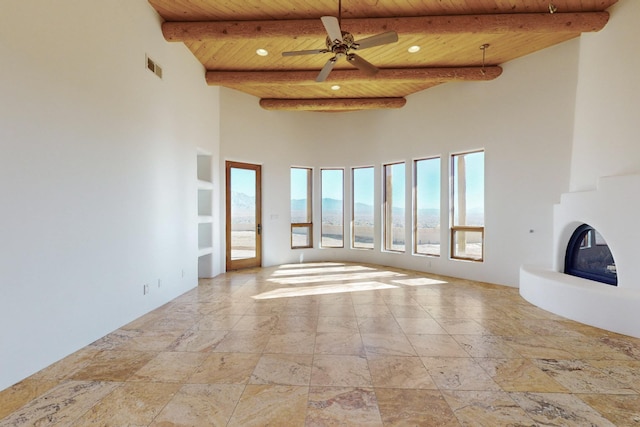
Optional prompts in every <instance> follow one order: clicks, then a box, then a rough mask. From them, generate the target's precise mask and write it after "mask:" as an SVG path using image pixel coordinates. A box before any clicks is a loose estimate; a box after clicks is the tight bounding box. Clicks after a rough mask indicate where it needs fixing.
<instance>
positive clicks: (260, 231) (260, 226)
mask: <svg viewBox="0 0 640 427" xmlns="http://www.w3.org/2000/svg"><path fill="white" fill-rule="evenodd" d="M258 234H262V224H258Z"/></svg>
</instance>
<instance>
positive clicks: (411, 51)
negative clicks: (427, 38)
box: [407, 46, 420, 53]
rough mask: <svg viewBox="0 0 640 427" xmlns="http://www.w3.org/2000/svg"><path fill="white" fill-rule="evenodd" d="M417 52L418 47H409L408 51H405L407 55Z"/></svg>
mask: <svg viewBox="0 0 640 427" xmlns="http://www.w3.org/2000/svg"><path fill="white" fill-rule="evenodd" d="M419 50H420V46H411V47H410V48H409V49H407V51H408V52H409V53H416V52H417V51H419Z"/></svg>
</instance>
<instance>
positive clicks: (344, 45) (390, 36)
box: [282, 0, 398, 82]
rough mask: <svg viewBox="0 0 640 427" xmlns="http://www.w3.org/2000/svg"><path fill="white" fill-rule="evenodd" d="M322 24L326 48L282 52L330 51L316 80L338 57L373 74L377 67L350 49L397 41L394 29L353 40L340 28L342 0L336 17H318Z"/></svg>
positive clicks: (321, 76)
mask: <svg viewBox="0 0 640 427" xmlns="http://www.w3.org/2000/svg"><path fill="white" fill-rule="evenodd" d="M320 19H321V21H322V25H324V28H325V30H326V31H327V40H326V45H327V47H326V49H312V50H296V51H292V52H282V56H298V55H314V54H318V53H332V54H333V57H331V58H330V59H329V60H328V61H327V62H326V63H325V64H324V67H322V70H320V74H318V77H316V82H323V81H325V80H326V79H327V77H328V76H329V73H330V72H331V70H333V67H334V65H336V62H338V59H340V58H346V59H347V61H349V62H350V63H351V64H352V65H353V66H355V67H356V68H358V69H359V70H360V71H362V72H364V73H366V74H367V75H370V76H373V75H375V74H376V73H377V72H378V68H376V66H375V65H373V64H371V63H370V62H368V61H366V60H365V59H363V58H362V57H360V56H358V55H356V54H355V53H351V52H350V51H352V50H362V49H367V48H370V47H374V46H380V45H383V44H388V43H394V42H397V41H398V34H397V33H396V32H395V31H387V32H384V33H380V34H376V35H375V36H371V37H367V38H364V39H362V40H358V41H355V40H354V38H353V35H351V33H348V32H347V31H342V30H341V29H340V23H341V21H342V0H339V2H338V18H336V17H335V16H323V17H322V18H320Z"/></svg>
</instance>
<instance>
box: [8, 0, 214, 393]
mask: <svg viewBox="0 0 640 427" xmlns="http://www.w3.org/2000/svg"><path fill="white" fill-rule="evenodd" d="M145 53H148V54H149V55H150V56H151V57H152V58H153V59H155V60H156V61H157V62H158V63H159V64H160V65H162V67H163V68H164V79H163V80H160V79H158V78H157V77H156V76H155V75H154V74H152V73H151V72H149V71H148V70H146V68H145ZM0 58H2V66H1V67H0V146H1V149H0V195H1V198H0V200H1V203H2V209H0V245H1V246H0V251H1V253H0V343H1V344H0V366H1V368H0V389H3V388H5V387H7V386H9V385H11V384H13V383H14V382H16V381H18V380H20V379H21V378H23V377H25V376H27V375H29V374H31V373H33V372H35V371H37V370H39V369H40V368H42V367H44V366H46V365H48V364H50V363H52V362H54V361H56V360H58V359H60V358H61V357H63V356H65V355H67V354H69V353H71V352H73V351H74V350H76V349H78V348H80V347H82V346H85V345H87V344H88V343H90V342H92V341H93V340H95V339H97V338H99V337H101V336H103V335H105V334H106V333H108V332H110V331H112V330H113V329H116V328H117V327H119V326H121V325H123V324H125V323H127V322H129V321H131V320H133V319H135V318H136V317H138V316H140V315H142V314H144V313H145V312H147V311H149V310H151V309H153V308H155V307H157V306H159V305H161V304H163V303H165V302H167V301H169V300H170V299H172V298H174V297H175V296H177V295H179V294H181V293H183V292H185V291H187V290H188V289H190V288H192V287H194V286H195V285H196V284H197V271H196V268H197V252H196V248H197V242H196V185H195V182H196V181H195V176H196V173H195V166H196V146H199V147H202V148H204V149H207V150H209V151H211V152H215V153H217V152H218V149H219V110H218V106H219V103H218V99H219V91H218V90H217V89H213V88H209V87H207V86H206V85H205V83H204V77H203V69H202V67H201V65H200V64H198V63H197V61H196V60H195V59H194V58H193V56H192V55H191V53H189V52H188V50H187V49H186V48H185V47H184V46H183V45H181V44H173V45H171V44H169V43H166V42H165V41H164V39H163V37H162V34H161V31H160V19H159V17H158V16H157V14H156V13H155V11H153V9H152V8H151V7H150V6H149V4H148V3H147V2H146V1H144V0H135V1H131V0H112V1H109V2H87V1H85V0H66V1H65V2H46V1H44V2H43V1H37V0H3V1H2V12H1V13H0ZM216 164H217V162H216ZM215 173H216V175H215V176H219V171H218V170H216V172H215ZM216 250H217V251H219V244H218V247H217V248H216ZM215 268H216V269H217V271H219V270H220V264H219V263H216V266H215ZM183 270H184V272H185V275H184V277H182V271H183ZM158 279H160V280H161V281H162V286H161V287H160V288H158V287H157V281H158ZM145 283H149V284H150V285H151V292H150V294H148V295H146V296H143V291H142V290H143V284H145Z"/></svg>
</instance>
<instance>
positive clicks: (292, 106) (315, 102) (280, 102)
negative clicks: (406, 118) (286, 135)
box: [260, 98, 407, 112]
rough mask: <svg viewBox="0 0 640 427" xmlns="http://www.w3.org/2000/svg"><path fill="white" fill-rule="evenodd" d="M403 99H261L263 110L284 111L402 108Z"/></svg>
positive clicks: (405, 101) (404, 101) (404, 102)
mask: <svg viewBox="0 0 640 427" xmlns="http://www.w3.org/2000/svg"><path fill="white" fill-rule="evenodd" d="M406 103H407V100H406V99H405V98H327V99H266V98H264V99H261V100H260V106H261V107H262V108H264V109H265V110H286V111H326V112H341V111H357V110H376V109H388V108H402V107H404V105H405V104H406Z"/></svg>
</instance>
